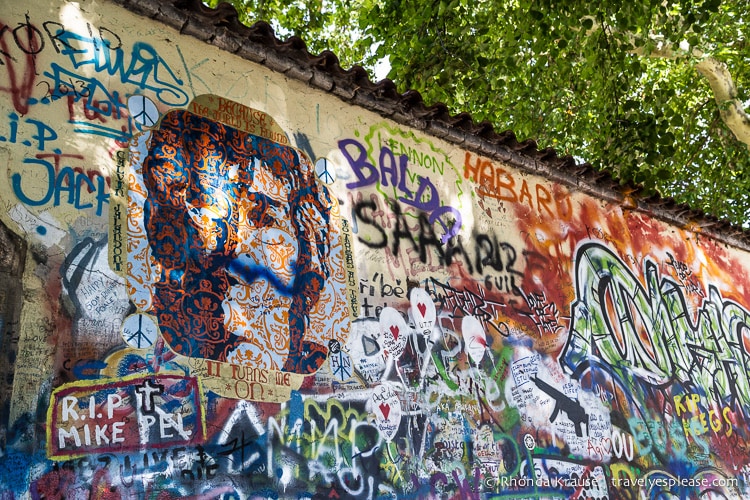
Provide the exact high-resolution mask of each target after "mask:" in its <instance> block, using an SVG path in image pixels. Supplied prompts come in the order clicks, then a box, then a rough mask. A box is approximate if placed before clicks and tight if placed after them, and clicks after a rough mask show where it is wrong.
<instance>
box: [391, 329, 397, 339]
mask: <svg viewBox="0 0 750 500" xmlns="http://www.w3.org/2000/svg"><path fill="white" fill-rule="evenodd" d="M391 333H392V334H393V338H394V339H396V340H398V327H397V326H396V325H391Z"/></svg>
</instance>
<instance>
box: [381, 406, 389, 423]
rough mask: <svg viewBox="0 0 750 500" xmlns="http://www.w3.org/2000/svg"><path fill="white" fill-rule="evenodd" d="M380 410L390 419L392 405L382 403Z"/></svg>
mask: <svg viewBox="0 0 750 500" xmlns="http://www.w3.org/2000/svg"><path fill="white" fill-rule="evenodd" d="M380 412H381V413H382V414H383V417H384V418H385V419H386V420H388V414H389V413H391V405H387V404H385V403H380Z"/></svg>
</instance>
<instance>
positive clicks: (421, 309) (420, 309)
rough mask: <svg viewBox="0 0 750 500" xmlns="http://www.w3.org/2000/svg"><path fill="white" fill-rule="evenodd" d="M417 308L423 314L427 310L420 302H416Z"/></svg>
mask: <svg viewBox="0 0 750 500" xmlns="http://www.w3.org/2000/svg"><path fill="white" fill-rule="evenodd" d="M417 309H419V312H420V313H421V314H422V316H424V312H425V311H426V310H427V306H426V305H424V304H422V303H421V302H420V303H419V304H417Z"/></svg>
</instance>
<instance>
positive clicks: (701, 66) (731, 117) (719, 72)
mask: <svg viewBox="0 0 750 500" xmlns="http://www.w3.org/2000/svg"><path fill="white" fill-rule="evenodd" d="M695 69H697V70H698V72H699V73H700V74H701V75H703V76H705V77H706V79H707V80H708V84H709V85H710V86H711V90H712V91H713V93H714V99H716V103H717V104H718V105H719V113H720V114H721V118H722V120H724V123H725V124H726V126H727V127H729V130H731V131H732V133H733V134H734V136H735V137H736V138H737V140H738V141H740V142H742V143H743V144H745V145H746V146H747V147H748V148H750V117H748V115H747V112H746V111H745V109H744V108H743V106H742V102H741V101H740V100H739V99H738V98H737V88H736V87H735V86H734V81H733V80H732V75H731V74H729V69H728V68H727V65H726V64H724V63H723V62H721V61H719V60H718V59H714V58H713V57H707V58H705V59H703V60H702V61H701V62H699V63H698V64H697V65H696V66H695Z"/></svg>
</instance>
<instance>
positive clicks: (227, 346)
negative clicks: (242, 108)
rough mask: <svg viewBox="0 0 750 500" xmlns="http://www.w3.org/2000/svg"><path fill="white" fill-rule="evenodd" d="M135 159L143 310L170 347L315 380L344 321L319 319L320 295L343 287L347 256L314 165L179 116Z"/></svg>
mask: <svg viewBox="0 0 750 500" xmlns="http://www.w3.org/2000/svg"><path fill="white" fill-rule="evenodd" d="M141 156H143V158H142V164H141V168H140V173H141V179H142V188H143V189H144V190H145V191H146V193H144V200H143V202H142V203H143V217H142V221H143V222H142V224H143V226H144V227H143V228H142V230H143V231H142V232H143V233H145V237H146V239H147V247H148V252H149V253H150V257H149V262H150V267H151V271H150V273H151V275H152V276H151V277H150V280H151V282H152V283H153V284H152V285H151V287H150V290H151V293H150V295H151V296H152V297H151V304H150V310H151V312H152V313H153V314H154V315H155V316H156V317H157V320H158V323H159V327H160V330H161V332H162V335H163V336H164V339H165V340H166V342H167V343H168V344H169V346H170V347H171V348H172V349H173V350H174V351H176V352H177V353H179V354H182V355H185V356H189V357H200V358H206V359H211V360H217V361H227V362H233V363H238V364H251V365H252V366H256V367H262V368H266V369H272V370H284V371H289V372H295V373H312V372H314V371H316V370H317V369H318V368H319V367H320V365H321V364H322V363H323V361H324V360H325V359H326V356H327V349H326V347H324V346H325V345H326V343H327V342H326V341H327V340H330V339H331V338H335V332H334V330H335V328H334V326H335V325H336V324H340V323H341V320H342V318H341V317H340V316H341V315H342V314H344V313H345V311H344V308H335V309H329V311H328V314H333V315H334V316H338V317H329V318H324V319H323V320H322V321H321V320H320V318H321V314H320V310H321V308H323V304H321V296H322V295H329V294H333V295H334V296H335V295H336V294H337V293H340V290H339V288H340V287H341V286H343V284H342V283H343V278H342V279H341V280H340V282H339V281H337V279H336V278H335V277H336V276H342V275H343V272H342V271H341V269H342V267H343V256H342V255H341V254H342V252H341V245H340V242H339V232H338V231H339V229H338V227H337V226H336V224H335V223H336V222H337V221H336V220H335V217H334V216H333V213H334V212H335V208H336V206H335V201H334V200H332V199H331V198H330V197H329V195H328V192H327V190H326V189H325V188H323V187H321V186H320V185H319V184H318V183H317V182H316V181H315V173H314V168H313V166H312V164H311V162H310V161H309V160H308V159H307V158H306V157H305V156H304V154H302V153H301V152H299V151H297V150H295V149H294V148H291V147H289V146H285V145H282V144H279V143H276V142H274V141H272V140H270V139H267V138H264V137H260V136H257V135H253V134H250V133H248V132H245V131H242V130H238V129H235V128H232V127H230V126H228V125H225V124H222V123H220V122H217V121H213V120H211V119H209V118H206V117H204V116H201V115H197V114H194V113H192V112H190V111H186V110H175V111H171V112H169V113H167V114H166V115H165V116H164V118H163V119H162V121H161V122H160V124H159V126H158V128H157V129H156V130H154V131H153V132H152V134H151V136H150V138H149V139H148V142H147V144H145V146H144V150H143V151H142V152H141ZM136 158H138V157H137V156H136ZM137 229H138V228H136V230H137ZM136 230H134V232H136ZM130 267H131V268H132V269H134V266H130ZM130 274H131V276H130V277H131V278H133V279H137V278H139V277H138V276H132V275H133V274H134V273H133V272H130ZM135 274H137V273H135ZM313 316H316V317H318V320H317V321H316V320H313V319H312V317H313ZM321 329H325V330H327V331H324V332H320V331H319V330H321ZM312 330H316V331H312Z"/></svg>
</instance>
